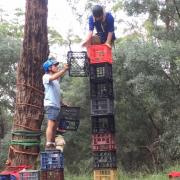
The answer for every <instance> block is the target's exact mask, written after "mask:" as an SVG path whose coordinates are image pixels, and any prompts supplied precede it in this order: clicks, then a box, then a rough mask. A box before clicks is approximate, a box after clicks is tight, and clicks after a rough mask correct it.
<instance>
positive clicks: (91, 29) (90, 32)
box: [82, 16, 94, 47]
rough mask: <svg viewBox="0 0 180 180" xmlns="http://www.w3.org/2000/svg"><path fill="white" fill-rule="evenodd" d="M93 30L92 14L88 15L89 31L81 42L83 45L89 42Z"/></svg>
mask: <svg viewBox="0 0 180 180" xmlns="http://www.w3.org/2000/svg"><path fill="white" fill-rule="evenodd" d="M93 30H94V19H93V16H90V17H89V33H88V35H87V37H86V39H85V40H84V41H83V43H82V46H83V47H85V46H87V45H88V44H90V40H91V38H92V35H93Z"/></svg>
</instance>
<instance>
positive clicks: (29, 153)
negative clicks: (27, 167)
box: [10, 146, 39, 156]
mask: <svg viewBox="0 0 180 180" xmlns="http://www.w3.org/2000/svg"><path fill="white" fill-rule="evenodd" d="M10 149H11V150H13V152H15V153H20V154H28V155H33V156H37V155H38V154H39V153H32V152H25V151H20V150H17V149H15V148H14V147H12V146H10Z"/></svg>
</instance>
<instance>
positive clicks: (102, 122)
mask: <svg viewBox="0 0 180 180" xmlns="http://www.w3.org/2000/svg"><path fill="white" fill-rule="evenodd" d="M88 57H89V61H90V65H89V77H90V97H91V123H92V140H91V147H92V153H93V171H94V180H117V161H116V142H115V120H114V93H113V76H112V50H111V48H109V47H108V46H106V45H104V44H102V45H91V46H89V48H88Z"/></svg>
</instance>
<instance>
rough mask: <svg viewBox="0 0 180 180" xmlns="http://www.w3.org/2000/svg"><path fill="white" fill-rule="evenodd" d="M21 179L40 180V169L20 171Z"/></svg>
mask: <svg viewBox="0 0 180 180" xmlns="http://www.w3.org/2000/svg"><path fill="white" fill-rule="evenodd" d="M19 176H20V180H40V171H39V170H23V171H20V172H19Z"/></svg>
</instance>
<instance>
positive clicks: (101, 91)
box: [90, 80, 114, 98]
mask: <svg viewBox="0 0 180 180" xmlns="http://www.w3.org/2000/svg"><path fill="white" fill-rule="evenodd" d="M90 92H91V98H104V97H105V98H106V97H107V98H108V97H109V98H113V97H114V94H113V81H109V80H105V81H101V82H100V81H99V82H97V81H90Z"/></svg>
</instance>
